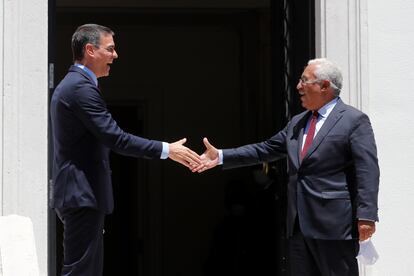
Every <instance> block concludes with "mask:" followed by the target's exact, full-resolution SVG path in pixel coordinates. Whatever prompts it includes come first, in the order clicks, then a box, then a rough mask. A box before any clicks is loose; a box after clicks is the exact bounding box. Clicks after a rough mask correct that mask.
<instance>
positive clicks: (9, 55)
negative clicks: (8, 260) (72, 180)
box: [0, 0, 48, 275]
mask: <svg viewBox="0 0 414 276" xmlns="http://www.w3.org/2000/svg"><path fill="white" fill-rule="evenodd" d="M0 14H1V16H0V92H1V94H0V157H1V158H0V191H1V192H0V196H1V197H0V212H1V215H9V214H18V215H22V216H27V217H29V218H31V220H32V222H33V227H34V234H35V240H36V248H37V256H38V261H39V266H40V272H41V275H47V274H46V273H47V271H46V267H47V121H48V120H47V106H48V88H47V57H48V56H47V45H48V36H47V30H48V22H47V20H48V6H47V1H46V0H2V1H0ZM22 265H24V264H22Z"/></svg>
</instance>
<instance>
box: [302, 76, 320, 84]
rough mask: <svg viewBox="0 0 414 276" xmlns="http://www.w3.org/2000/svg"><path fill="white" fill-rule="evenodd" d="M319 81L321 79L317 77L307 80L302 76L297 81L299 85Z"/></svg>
mask: <svg viewBox="0 0 414 276" xmlns="http://www.w3.org/2000/svg"><path fill="white" fill-rule="evenodd" d="M319 81H321V80H319V79H315V80H307V79H305V78H303V77H302V78H300V79H299V83H300V84H301V85H307V84H314V83H317V82H319Z"/></svg>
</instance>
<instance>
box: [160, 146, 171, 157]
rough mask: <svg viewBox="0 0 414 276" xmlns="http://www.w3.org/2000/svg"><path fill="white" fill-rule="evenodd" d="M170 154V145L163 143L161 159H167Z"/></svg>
mask: <svg viewBox="0 0 414 276" xmlns="http://www.w3.org/2000/svg"><path fill="white" fill-rule="evenodd" d="M169 154H170V145H169V144H168V143H166V142H162V152H161V157H160V158H161V159H167V158H168V155H169Z"/></svg>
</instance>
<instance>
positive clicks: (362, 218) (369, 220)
mask: <svg viewBox="0 0 414 276" xmlns="http://www.w3.org/2000/svg"><path fill="white" fill-rule="evenodd" d="M358 220H366V221H372V222H375V220H372V219H364V218H358Z"/></svg>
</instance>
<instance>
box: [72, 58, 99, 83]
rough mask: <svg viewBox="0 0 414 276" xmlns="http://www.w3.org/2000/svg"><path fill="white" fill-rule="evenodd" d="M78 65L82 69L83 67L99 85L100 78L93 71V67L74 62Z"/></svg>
mask: <svg viewBox="0 0 414 276" xmlns="http://www.w3.org/2000/svg"><path fill="white" fill-rule="evenodd" d="M74 65H75V66H76V67H79V68H80V69H82V70H83V71H85V72H86V73H87V74H88V75H89V76H90V77H91V78H92V79H93V82H94V83H95V85H96V86H98V78H97V77H96V75H95V74H94V73H93V72H92V71H91V69H89V68H88V67H86V66H85V65H83V64H79V63H75V64H74Z"/></svg>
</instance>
